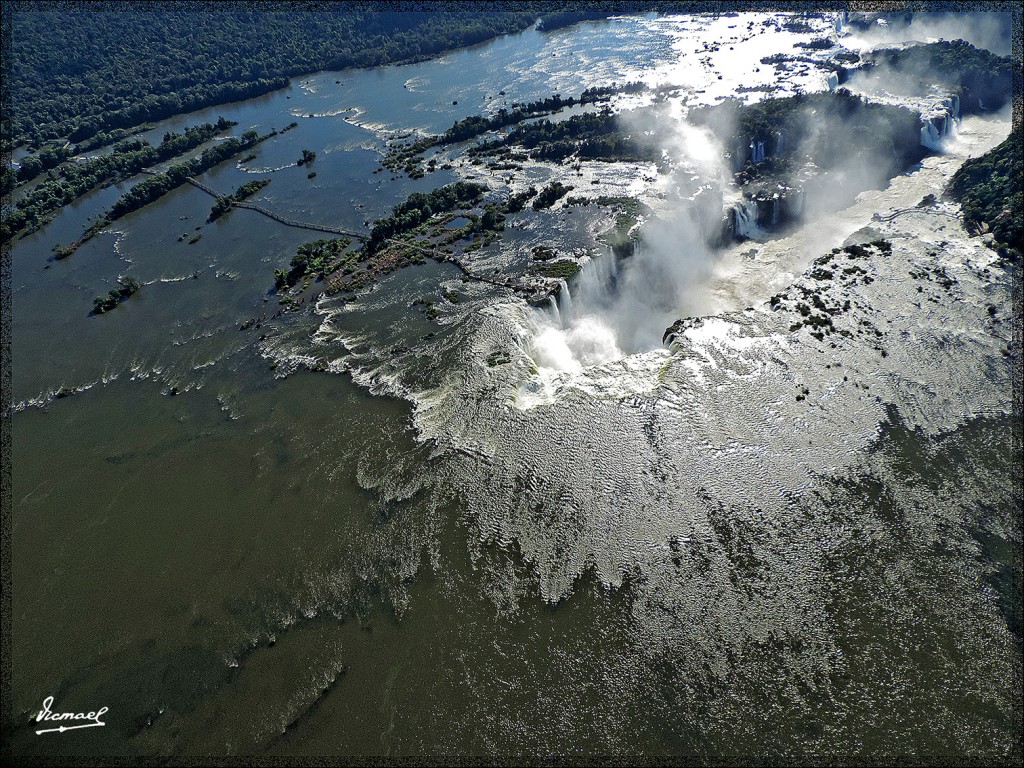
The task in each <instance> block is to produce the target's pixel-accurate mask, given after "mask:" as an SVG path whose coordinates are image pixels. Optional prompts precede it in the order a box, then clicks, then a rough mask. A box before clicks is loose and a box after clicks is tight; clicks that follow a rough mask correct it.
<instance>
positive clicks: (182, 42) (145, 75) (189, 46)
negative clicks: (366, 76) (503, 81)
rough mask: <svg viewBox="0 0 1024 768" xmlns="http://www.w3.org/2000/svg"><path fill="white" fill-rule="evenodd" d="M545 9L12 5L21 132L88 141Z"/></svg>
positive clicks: (453, 44)
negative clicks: (67, 8)
mask: <svg viewBox="0 0 1024 768" xmlns="http://www.w3.org/2000/svg"><path fill="white" fill-rule="evenodd" d="M108 7H109V6H108ZM543 10H544V9H543V7H542V4H540V3H533V4H523V5H521V6H519V7H518V8H517V9H516V11H515V12H508V11H496V10H492V9H490V8H488V7H487V6H483V5H482V6H480V9H479V10H474V11H472V12H469V11H460V12H431V13H421V12H386V13H365V12H363V13H346V12H333V13H322V12H290V13H279V12H275V13H270V12H251V13H249V12H235V11H201V12H192V13H167V12H158V11H132V12H126V11H117V10H112V11H100V12H79V13H71V14H69V13H66V12H59V13H58V12H40V13H28V12H12V13H11V14H10V17H11V29H12V56H11V57H10V61H11V66H10V71H9V72H5V75H6V76H7V77H9V78H10V79H9V81H8V82H7V83H6V84H5V87H7V88H10V89H11V94H12V97H13V98H12V102H11V103H12V105H13V110H12V111H13V115H12V125H11V132H12V135H11V138H12V139H13V143H14V145H16V146H17V145H20V144H25V143H28V144H34V145H37V146H38V145H41V144H42V143H43V142H45V141H47V140H50V139H65V138H66V139H70V140H71V141H75V142H79V141H82V140H85V139H88V138H90V137H91V136H94V135H95V134H97V133H99V132H101V131H109V130H113V129H123V128H130V127H132V126H135V125H139V124H141V123H143V122H146V121H148V120H156V119H160V118H164V117H167V116H169V115H173V114H176V113H180V112H186V111H191V110H194V109H199V108H201V107H205V106H210V105H214V104H221V103H225V102H228V101H234V100H238V99H243V98H249V97H252V96H255V95H259V94H261V93H266V92H268V91H271V90H274V89H277V88H281V87H283V86H284V85H285V84H286V81H285V79H284V78H286V77H294V76H296V75H302V74H307V73H311V72H316V71H319V70H322V69H344V68H345V67H351V66H359V67H364V66H375V65H380V64H386V63H390V62H396V61H404V60H409V59H416V58H422V57H425V56H429V55H433V54H436V53H439V52H441V51H445V50H451V49H454V48H459V47H463V46H466V45H471V44H473V43H478V42H481V41H483V40H487V39H489V38H492V37H495V36H496V35H501V34H505V33H509V32H516V31H519V30H522V29H525V28H527V27H529V26H530V25H531V24H532V23H533V22H535V21H536V20H537V19H538V17H539V16H540V14H541V13H542V12H543Z"/></svg>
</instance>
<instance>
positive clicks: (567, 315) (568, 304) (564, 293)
mask: <svg viewBox="0 0 1024 768" xmlns="http://www.w3.org/2000/svg"><path fill="white" fill-rule="evenodd" d="M558 285H559V289H558V312H559V317H560V319H561V321H562V325H563V326H564V325H565V324H567V323H571V322H572V321H573V311H572V294H571V293H569V283H567V282H566V281H565V280H559V281H558Z"/></svg>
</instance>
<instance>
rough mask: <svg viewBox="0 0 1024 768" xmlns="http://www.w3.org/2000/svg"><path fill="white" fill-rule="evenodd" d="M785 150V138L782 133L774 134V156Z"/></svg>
mask: <svg viewBox="0 0 1024 768" xmlns="http://www.w3.org/2000/svg"><path fill="white" fill-rule="evenodd" d="M785 148H786V137H785V135H784V134H783V133H782V131H776V132H775V154H776V155H778V154H780V153H781V152H782V150H783V149H785Z"/></svg>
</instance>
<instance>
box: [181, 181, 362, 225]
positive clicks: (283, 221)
mask: <svg viewBox="0 0 1024 768" xmlns="http://www.w3.org/2000/svg"><path fill="white" fill-rule="evenodd" d="M185 181H187V182H188V183H189V184H191V185H192V186H193V187H198V188H199V189H201V190H203V192H205V193H206V194H208V195H212V196H213V197H222V195H221V194H220V193H219V192H217V191H216V190H214V189H211V188H210V187H208V186H206V185H205V184H203V182H201V181H199V180H198V179H194V178H192V177H191V176H186V177H185ZM232 207H233V208H248V209H249V210H250V211H256V212H257V213H262V214H263V215H264V216H266V217H267V218H269V219H273V220H274V221H276V222H278V223H280V224H284V225H285V226H288V227H295V228H297V229H311V230H313V231H314V232H327V233H329V234H332V235H345V236H346V237H352V238H355V239H356V240H364V241H365V240H366V239H367V236H366V235H364V234H360V233H359V232H351V231H349V230H347V229H342V228H341V227H329V226H327V225H326V224H309V223H307V222H303V221H295V220H294V219H288V218H285V217H284V216H281V215H280V214H277V213H274V212H273V211H268V210H267V209H266V208H264V207H262V206H260V205H256V204H255V203H246V202H237V203H232Z"/></svg>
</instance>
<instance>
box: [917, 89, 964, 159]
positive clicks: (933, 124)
mask: <svg viewBox="0 0 1024 768" xmlns="http://www.w3.org/2000/svg"><path fill="white" fill-rule="evenodd" d="M959 123H960V98H959V97H958V96H956V95H953V96H948V97H946V98H945V99H943V100H942V101H941V102H940V103H939V104H937V105H936V106H935V108H934V109H933V110H932V111H931V112H929V113H928V114H922V115H921V146H924V147H927V148H928V149H931V150H933V151H935V152H941V151H942V150H943V146H942V145H943V141H944V140H945V139H947V138H949V137H952V136H955V135H956V129H957V126H958V125H959Z"/></svg>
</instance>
